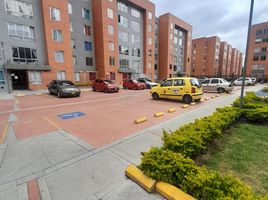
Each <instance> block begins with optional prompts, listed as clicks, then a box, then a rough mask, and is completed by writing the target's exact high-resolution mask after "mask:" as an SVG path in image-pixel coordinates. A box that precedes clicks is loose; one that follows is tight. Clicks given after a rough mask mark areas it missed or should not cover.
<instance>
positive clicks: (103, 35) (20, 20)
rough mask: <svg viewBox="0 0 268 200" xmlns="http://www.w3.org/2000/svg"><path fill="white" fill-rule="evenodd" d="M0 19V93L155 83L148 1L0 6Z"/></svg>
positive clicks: (17, 1)
mask: <svg viewBox="0 0 268 200" xmlns="http://www.w3.org/2000/svg"><path fill="white" fill-rule="evenodd" d="M0 17H1V21H0V25H1V27H2V31H1V32H0V38H1V39H0V42H1V46H3V48H1V49H2V51H1V53H0V90H8V88H9V89H11V90H12V89H41V88H45V87H46V85H47V84H48V83H49V82H50V80H53V79H58V80H63V79H68V80H72V81H74V82H75V83H76V84H89V83H90V82H92V81H93V80H94V79H96V78H109V79H114V80H116V81H117V82H118V83H122V80H123V79H125V78H129V77H130V76H131V77H133V78H137V77H148V78H152V79H154V62H155V58H154V56H155V52H154V51H155V45H154V41H155V39H154V37H155V27H154V25H155V5H154V4H153V3H151V2H150V1H148V0H122V1H121V0H120V1H118V0H88V1H85V0H69V1H67V0H62V1H56V0H23V1H22V0H4V1H1V2H0ZM7 79H8V80H9V81H7Z"/></svg>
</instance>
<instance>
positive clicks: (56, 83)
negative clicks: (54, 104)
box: [48, 80, 81, 98]
mask: <svg viewBox="0 0 268 200" xmlns="http://www.w3.org/2000/svg"><path fill="white" fill-rule="evenodd" d="M48 91H49V94H55V95H57V96H58V97H59V98H61V97H68V96H75V97H79V96H80V94H81V91H80V89H79V88H78V87H77V86H75V85H74V84H73V82H71V81H67V80H53V81H51V82H50V83H49V85H48Z"/></svg>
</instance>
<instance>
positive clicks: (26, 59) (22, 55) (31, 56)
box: [12, 47, 37, 63]
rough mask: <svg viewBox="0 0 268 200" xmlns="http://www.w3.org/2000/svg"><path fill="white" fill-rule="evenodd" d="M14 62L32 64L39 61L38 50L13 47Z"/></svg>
mask: <svg viewBox="0 0 268 200" xmlns="http://www.w3.org/2000/svg"><path fill="white" fill-rule="evenodd" d="M12 57H13V61H14V62H22V63H32V62H36V61H37V54H36V49H30V48H24V47H12Z"/></svg>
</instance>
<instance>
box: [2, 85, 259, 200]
mask: <svg viewBox="0 0 268 200" xmlns="http://www.w3.org/2000/svg"><path fill="white" fill-rule="evenodd" d="M260 88H261V87H260V86H256V87H251V88H248V89H250V90H251V89H254V91H258V90H259V89H260ZM248 89H247V90H248ZM239 95H240V90H239V91H235V92H234V93H233V94H231V95H226V96H223V97H222V98H219V99H217V100H212V101H211V102H210V104H209V107H208V106H202V107H200V108H198V109H196V110H193V111H190V112H187V113H185V114H182V115H179V116H178V117H176V118H174V119H171V120H169V121H166V122H164V123H161V124H158V125H156V126H153V127H150V128H148V129H145V130H143V131H142V132H139V133H136V134H134V135H131V136H129V137H126V138H123V139H121V140H120V141H117V142H115V143H113V144H111V145H108V146H105V147H103V148H99V149H92V148H91V147H90V146H87V145H86V144H83V143H82V142H81V141H79V139H77V138H75V137H73V136H70V135H69V134H68V133H66V132H64V131H63V132H62V131H60V132H59V133H57V138H58V142H59V141H63V142H62V143H64V144H65V145H63V146H60V147H61V148H58V149H57V151H56V152H58V154H54V151H53V148H56V147H57V146H58V145H59V143H57V144H54V146H51V147H50V148H51V149H50V148H47V149H42V148H40V150H38V152H39V153H38V155H37V156H36V157H37V158H43V157H46V159H47V161H45V160H44V161H42V162H48V164H47V165H46V166H45V167H44V166H42V167H40V166H38V167H37V166H34V165H33V163H36V161H34V160H32V161H31V162H30V163H24V164H21V166H20V167H19V168H18V169H16V171H15V172H14V170H15V169H13V168H12V166H13V167H15V166H16V165H19V164H20V163H18V162H23V160H22V159H19V155H16V153H15V152H14V151H13V152H3V151H1V150H2V149H5V147H4V146H3V145H2V146H1V145H0V159H1V157H3V156H4V154H6V153H9V159H10V162H9V163H10V166H9V167H8V166H6V167H5V168H4V170H3V169H2V164H1V172H0V199H1V200H2V199H3V200H4V199H8V200H13V199H19V200H24V199H25V200H26V199H27V200H28V199H29V194H30V196H31V195H32V194H33V193H34V191H35V192H36V191H37V192H40V194H41V199H42V200H74V199H75V200H80V199H81V200H100V199H102V200H126V199H129V200H134V199H135V200H137V199H139V200H151V199H152V200H153V199H155V200H158V199H163V198H162V197H160V196H158V195H156V194H148V193H147V192H145V191H144V190H142V189H141V188H140V187H139V186H137V185H136V184H135V183H133V182H132V181H130V180H128V179H127V178H126V177H125V175H124V170H125V169H126V167H127V166H128V165H129V164H130V163H132V164H135V165H138V164H140V158H141V155H140V152H144V151H147V150H148V149H149V148H150V147H151V146H161V143H162V142H161V136H162V130H163V129H165V130H175V129H177V128H178V127H180V126H181V125H183V124H185V123H189V122H192V121H194V120H195V119H198V118H200V117H204V116H207V115H210V114H211V113H213V112H214V111H215V109H216V108H218V107H224V106H227V105H230V104H231V103H232V102H233V101H234V100H235V99H236V98H237V97H238V96H239ZM51 136H52V134H51ZM9 137H11V138H8V141H9V142H8V143H7V144H5V145H11V144H12V142H15V141H14V140H12V136H9ZM40 137H41V136H40ZM47 137H49V138H38V137H36V139H35V140H36V141H35V142H37V143H38V144H39V145H40V146H41V147H42V144H43V143H46V142H48V141H53V140H55V138H53V137H50V136H47ZM62 137H65V140H63V139H62ZM66 138H67V139H66ZM29 144H32V145H34V146H33V147H32V152H31V153H30V154H29V155H28V156H33V155H36V152H34V151H35V149H36V148H37V147H35V146H36V145H37V144H36V143H34V141H28V144H27V143H26V142H24V143H23V144H16V145H15V147H14V148H18V149H21V154H23V153H24V151H23V150H22V149H23V148H24V145H29ZM63 147H65V148H63ZM38 149H39V147H38ZM74 149H76V151H74ZM63 152H64V154H62V153H63ZM65 152H69V153H71V152H72V153H73V152H76V153H74V154H69V156H67V157H65V158H62V156H64V155H65ZM16 156H17V157H16ZM65 156H66V155H65ZM1 160H2V159H1ZM14 160H16V161H17V162H15V161H14ZM37 163H38V162H37ZM29 167H30V168H31V170H32V171H29V170H25V169H26V168H29ZM30 172H31V173H30ZM16 173H17V174H16ZM4 176H6V177H4ZM33 180H34V181H35V180H36V182H37V183H38V185H36V186H35V187H34V186H33V187H28V186H29V185H32V184H31V183H32V182H31V181H33ZM28 188H31V189H29V191H28Z"/></svg>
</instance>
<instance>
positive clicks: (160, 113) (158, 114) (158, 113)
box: [154, 112, 164, 117]
mask: <svg viewBox="0 0 268 200" xmlns="http://www.w3.org/2000/svg"><path fill="white" fill-rule="evenodd" d="M154 116H155V117H162V116H164V113H163V112H157V113H155V114H154Z"/></svg>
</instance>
